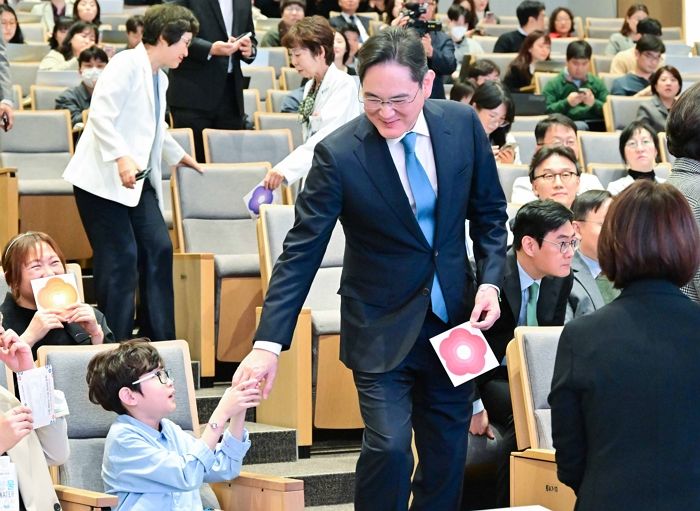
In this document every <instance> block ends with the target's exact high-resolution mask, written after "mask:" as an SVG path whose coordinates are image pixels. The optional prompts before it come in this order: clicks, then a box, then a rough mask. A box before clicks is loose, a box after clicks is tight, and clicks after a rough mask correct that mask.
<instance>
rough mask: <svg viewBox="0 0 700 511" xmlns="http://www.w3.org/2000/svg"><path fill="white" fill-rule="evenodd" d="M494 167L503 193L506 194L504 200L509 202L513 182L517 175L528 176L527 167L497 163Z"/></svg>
mask: <svg viewBox="0 0 700 511" xmlns="http://www.w3.org/2000/svg"><path fill="white" fill-rule="evenodd" d="M496 169H497V170H498V181H499V182H500V183H501V187H502V188H503V193H504V194H505V195H506V200H507V201H508V202H510V200H511V196H512V195H513V183H515V180H516V179H518V178H519V177H527V176H528V167H527V165H512V164H507V163H499V164H498V165H497V166H496Z"/></svg>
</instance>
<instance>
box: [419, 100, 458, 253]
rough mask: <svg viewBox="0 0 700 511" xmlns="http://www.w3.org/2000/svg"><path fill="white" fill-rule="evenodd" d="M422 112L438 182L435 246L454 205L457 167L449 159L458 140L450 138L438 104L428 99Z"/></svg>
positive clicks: (450, 133)
mask: <svg viewBox="0 0 700 511" xmlns="http://www.w3.org/2000/svg"><path fill="white" fill-rule="evenodd" d="M423 112H424V115H425V121H426V123H427V124H428V131H429V132H430V141H431V143H432V146H433V157H434V159H435V172H436V173H437V182H438V194H437V207H436V212H435V225H436V228H435V242H434V243H433V245H436V246H437V244H438V243H439V241H440V240H441V239H442V238H441V236H440V235H441V231H442V228H446V227H447V222H445V221H444V219H446V218H447V216H448V212H449V210H450V209H451V208H452V207H453V206H454V205H453V204H452V200H451V196H452V191H453V190H454V187H455V181H454V174H455V172H456V169H457V167H456V166H455V165H454V163H453V160H451V159H450V157H451V154H450V147H454V145H453V144H456V143H458V142H457V141H455V140H452V138H451V137H452V131H451V130H450V127H449V126H448V125H447V123H446V122H444V120H443V112H442V109H441V108H439V106H437V105H436V104H435V103H433V102H432V101H430V100H428V101H426V102H425V107H424V108H423ZM441 219H442V220H443V221H442V222H441V221H440V220H441Z"/></svg>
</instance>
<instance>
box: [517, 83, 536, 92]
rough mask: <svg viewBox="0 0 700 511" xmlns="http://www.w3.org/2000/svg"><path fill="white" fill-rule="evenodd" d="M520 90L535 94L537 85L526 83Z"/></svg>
mask: <svg viewBox="0 0 700 511" xmlns="http://www.w3.org/2000/svg"><path fill="white" fill-rule="evenodd" d="M520 92H522V93H526V94H534V93H535V86H534V85H526V86H524V87H520Z"/></svg>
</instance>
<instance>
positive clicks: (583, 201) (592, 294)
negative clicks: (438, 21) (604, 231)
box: [566, 190, 620, 321]
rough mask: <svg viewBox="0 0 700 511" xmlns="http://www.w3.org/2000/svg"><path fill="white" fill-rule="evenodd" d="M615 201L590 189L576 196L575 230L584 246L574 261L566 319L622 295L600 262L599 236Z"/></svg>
mask: <svg viewBox="0 0 700 511" xmlns="http://www.w3.org/2000/svg"><path fill="white" fill-rule="evenodd" d="M611 202H612V195H611V194H610V192H608V191H606V190H590V191H588V192H584V193H582V194H581V195H579V196H578V197H576V200H575V201H574V203H573V204H572V206H571V209H572V210H573V212H574V222H573V224H574V230H575V231H576V234H577V235H578V237H579V238H580V239H581V246H580V248H579V251H578V252H576V254H574V259H573V260H572V262H571V270H572V272H573V274H574V285H573V288H572V289H571V295H569V303H568V306H567V308H566V321H570V320H572V319H574V318H577V317H579V316H583V315H584V314H589V313H591V312H593V311H594V310H597V309H599V308H601V307H602V306H603V305H605V304H608V303H610V302H611V301H612V300H613V299H614V298H615V297H617V295H619V294H620V291H618V290H617V289H615V288H614V287H613V286H612V284H611V283H610V281H609V280H608V279H607V277H606V276H605V275H603V273H602V272H601V271H600V264H598V236H599V235H600V228H601V226H602V225H603V221H604V220H605V215H607V214H608V208H609V207H610V203H611Z"/></svg>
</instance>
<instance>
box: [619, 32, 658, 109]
mask: <svg viewBox="0 0 700 511" xmlns="http://www.w3.org/2000/svg"><path fill="white" fill-rule="evenodd" d="M664 53H666V45H665V44H664V42H663V41H662V40H661V38H659V37H656V36H654V35H649V34H645V35H643V36H642V37H640V38H639V41H637V45H636V46H635V49H634V55H635V57H636V58H637V63H636V64H635V66H634V71H631V72H629V73H627V74H626V75H624V76H621V77H620V78H616V79H615V80H613V83H612V86H611V87H610V94H612V95H613V96H643V95H648V93H649V92H650V90H651V83H650V82H649V79H650V78H651V75H652V74H654V71H656V68H657V67H659V62H660V61H661V57H662V56H663V54H664Z"/></svg>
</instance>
